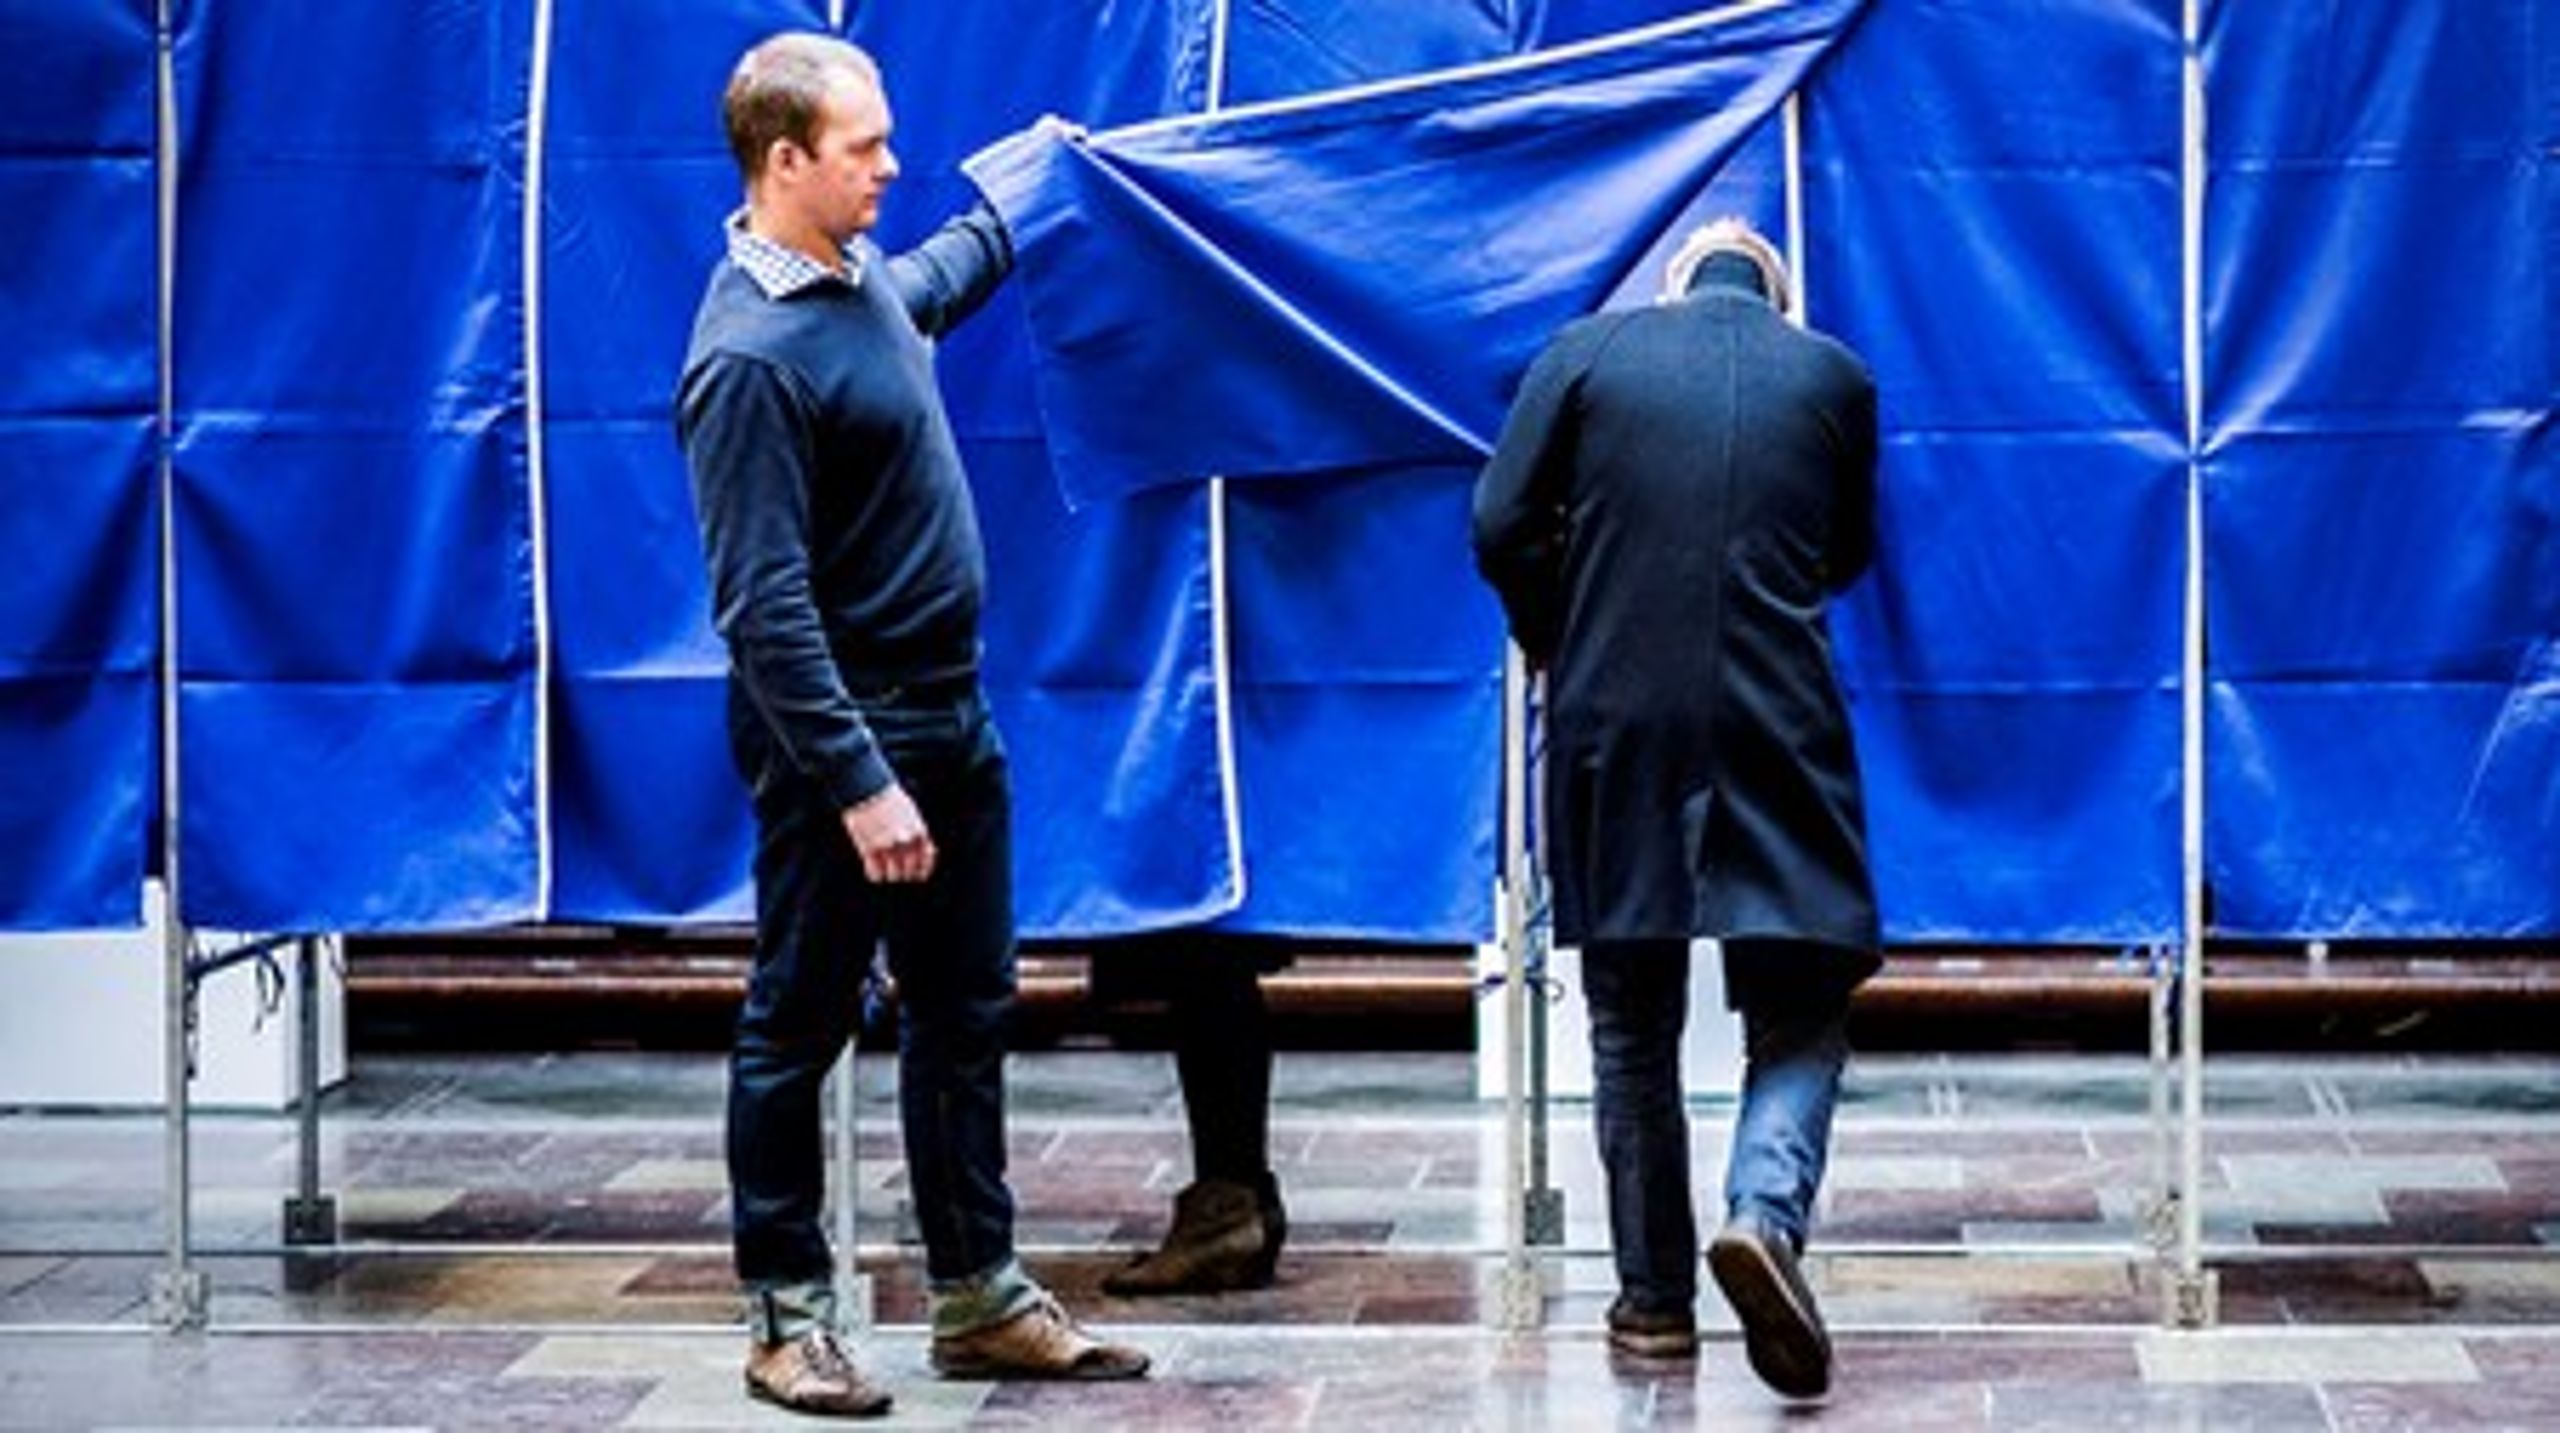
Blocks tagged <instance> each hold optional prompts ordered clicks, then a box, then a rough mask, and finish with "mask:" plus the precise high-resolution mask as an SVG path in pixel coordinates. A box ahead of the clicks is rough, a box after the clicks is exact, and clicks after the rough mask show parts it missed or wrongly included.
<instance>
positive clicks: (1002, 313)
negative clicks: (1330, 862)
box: [848, 0, 1246, 936]
mask: <svg viewBox="0 0 2560 1433" xmlns="http://www.w3.org/2000/svg"><path fill="white" fill-rule="evenodd" d="M1214 14H1215V11H1214V6H1213V4H1212V3H1211V0H1158V3H1149V4H1135V5H1132V4H1125V3H1102V0H1076V3H1065V4H1046V5H992V6H981V5H969V6H920V5H906V4H895V3H878V4H857V5H855V6H854V7H853V8H852V13H851V15H850V17H849V25H848V29H849V33H850V34H851V36H852V38H853V39H854V40H855V42H856V43H858V44H860V45H862V46H863V47H864V48H865V49H867V50H869V51H871V52H872V53H873V54H874V55H875V56H877V57H878V58H879V60H880V62H881V65H882V68H883V70H884V71H885V73H886V77H887V80H888V86H889V91H890V100H891V104H892V107H893V112H894V115H895V118H896V123H897V127H898V138H897V141H896V143H897V145H898V152H899V157H900V161H901V163H902V165H903V166H904V173H903V175H902V177H901V178H900V179H899V180H898V183H897V186H896V188H895V189H894V190H893V191H892V193H891V196H890V199H889V202H888V205H887V206H886V208H885V210H884V212H883V215H882V221H881V228H880V233H879V235H878V237H879V238H880V240H881V242H882V243H883V244H884V245H885V246H887V247H888V248H890V249H892V250H893V251H894V250H895V249H897V248H899V247H902V246H903V245H905V244H908V243H912V242H913V241H915V240H916V239H917V238H920V237H922V236H923V235H924V234H926V233H928V232H930V231H931V229H932V228H933V227H934V226H935V225H937V224H939V223H940V222H942V221H943V220H944V219H945V218H947V217H949V216H950V215H951V214H953V213H955V212H957V211H959V210H961V209H963V208H966V207H967V206H969V205H970V204H973V203H975V202H976V201H977V199H978V194H977V191H976V189H975V188H974V187H973V186H971V185H970V184H969V183H968V181H967V180H966V179H965V178H963V177H962V176H961V174H960V172H959V166H960V161H961V160H962V159H963V158H965V157H966V156H967V155H968V154H970V153H971V152H972V151H974V150H976V149H977V148H979V147H980V146H982V145H984V144H987V143H989V142H991V141H993V140H995V139H997V138H999V137H1000V136H1003V135H1005V134H1008V133H1011V132H1013V131H1015V130H1018V129H1021V128H1023V127H1025V126H1027V125H1029V124H1031V123H1032V122H1033V121H1034V120H1036V119H1037V118H1039V117H1040V116H1041V115H1042V114H1044V113H1054V114H1057V115H1060V116H1063V117H1065V118H1068V119H1071V120H1073V121H1075V122H1078V123H1081V124H1086V125H1091V126H1110V125H1115V124H1124V123H1128V122H1132V121H1136V120H1145V119H1153V118H1156V117H1158V116H1160V115H1166V114H1179V113H1185V112H1188V111H1190V110H1193V109H1196V108H1198V107H1199V106H1201V105H1203V104H1205V103H1206V102H1207V100H1208V94H1209V89H1208V87H1209V81H1210V67H1211V45H1212V43H1213V40H1214V35H1213V33H1212V32H1213V29H1214V24H1213V21H1214ZM992 76H1001V77H1002V79H1001V82H996V81H994V80H992V79H991V77H992ZM1165 319H1166V322H1168V323H1171V324H1179V323H1181V322H1182V318H1181V316H1180V315H1178V314H1174V313H1170V312H1169V313H1168V314H1167V315H1166V316H1165ZM937 367H938V371H939V373H940V376H941V380H942V384H943V390H944V392H945V394H946V395H947V396H948V398H949V401H950V405H951V416H952V425H953V428H954V431H955V432H956V433H957V435H958V436H959V439H960V446H961V452H962V456H963V458H964V460H965V461H966V463H967V464H968V468H969V476H970V482H971V485H972V487H973V489H974V490H975V493H976V496H977V501H978V511H979V517H980V520H981V529H982V531H983V533H984V536H985V540H986V545H987V559H988V591H987V608H986V655H985V677H986V683H987V689H988V700H989V704H990V705H991V707H992V708H993V709H994V711H995V714H996V719H997V722H998V724H999V725H1000V726H1001V727H1002V729H1003V730H1004V733H1005V736H1006V741H1007V744H1008V746H1009V748H1010V750H1011V755H1012V758H1013V780H1014V866H1015V888H1016V894H1015V908H1016V915H1017V918H1018V920H1019V922H1020V924H1021V927H1022V930H1023V932H1024V933H1025V934H1027V935H1046V936H1090V935H1108V934H1115V933H1121V932H1126V931H1132V930H1144V929H1153V928H1159V927H1164V926H1170V925H1180V924H1187V923H1192V922H1197V921H1201V920H1205V919H1208V918H1211V917H1214V916H1216V915H1218V914H1220V913H1223V912H1226V911H1231V910H1233V909H1235V907H1236V906H1237V904H1238V902H1239V901H1241V900H1242V899H1243V898H1244V894H1245V887H1246V879H1245V867H1244V861H1245V856H1244V853H1243V852H1242V851H1241V850H1240V849H1239V848H1238V841H1237V837H1236V833H1235V831H1234V829H1233V826H1232V822H1231V812H1232V810H1233V801H1234V795H1233V792H1232V790H1231V788H1230V785H1229V782H1228V779H1227V774H1226V771H1225V769H1224V767H1225V762H1224V759H1223V752H1222V747H1223V742H1222V739H1221V734H1220V715H1219V710H1218V688H1217V671H1216V656H1217V654H1216V638H1215V629H1214V626H1213V617H1214V594H1213V588H1212V585H1211V584H1212V580H1213V573H1212V571H1211V565H1210V558H1211V554H1210V549H1209V543H1208V524H1207V520H1206V507H1205V498H1206V494H1205V491H1204V490H1203V489H1202V488H1201V487H1199V486H1198V485H1196V484H1195V485H1191V486H1189V487H1177V488H1167V489H1164V490H1162V491H1160V492H1156V493H1151V494H1148V495H1146V496H1145V497H1143V498H1141V499H1139V500H1137V501H1132V502H1127V503H1110V504H1098V505H1093V506H1089V507H1086V508H1084V509H1082V510H1080V511H1075V510H1070V509H1068V508H1067V507H1066V505H1065V504H1064V503H1063V502H1062V501H1061V500H1060V498H1059V495H1058V490H1057V485H1056V483H1055V481H1054V480H1053V479H1052V478H1051V477H1050V462H1049V452H1048V447H1047V444H1046V441H1045V439H1044V435H1043V430H1042V427H1041V424H1040V419H1039V415H1038V413H1037V411H1036V409H1035V407H1034V405H1033V402H1032V395H1031V387H1030V379H1029V369H1028V350H1027V344H1026V343H1025V340H1024V336H1023V326H1022V314H1021V308H1020V298H1019V293H1018V286H1017V285H1015V284H1007V285H1006V286H1005V287H1004V288H1003V289H1001V290H999V291H998V292H997V294H996V296H995V298H994V300H993V301H992V302H990V303H989V304H988V306H987V307H986V308H985V309H983V310H982V311H980V312H979V313H978V314H977V315H976V316H975V317H974V318H972V319H971V320H970V321H969V322H967V323H966V324H964V325H962V326H961V327H960V329H959V330H958V331H957V332H955V333H954V334H953V335H952V336H951V337H950V338H949V339H948V340H947V341H945V342H944V344H943V345H942V347H941V351H940V353H939V355H938V358H937Z"/></svg>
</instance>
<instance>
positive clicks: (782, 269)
mask: <svg viewBox="0 0 2560 1433" xmlns="http://www.w3.org/2000/svg"><path fill="white" fill-rule="evenodd" d="M727 227H728V232H729V262H731V263H733V264H736V265H737V266H738V267H739V268H741V269H744V270H746V271H747V277H748V278H751V279H753V280H755V282H756V287H757V288H760V289H762V290H764V296H765V297H766V298H769V299H786V298H789V297H791V296H792V295H793V294H796V293H798V292H800V291H801V290H803V289H807V288H814V287H816V286H817V285H819V284H843V285H845V286H846V287H847V288H860V287H861V286H862V246H861V245H860V244H858V243H856V244H849V245H847V246H846V247H845V253H844V266H843V267H842V268H834V269H831V268H828V267H827V266H826V265H824V264H822V263H819V262H818V261H817V260H815V259H813V258H810V257H809V256H808V255H806V254H804V253H801V252H800V251H799V250H798V249H795V248H792V247H791V246H790V245H788V244H777V243H775V242H774V241H772V240H771V239H768V238H766V237H765V236H763V235H762V234H759V233H757V232H756V231H754V230H753V229H750V228H748V227H747V211H746V210H744V209H740V210H739V211H738V212H736V213H735V214H732V215H730V216H729V222H728V226H727Z"/></svg>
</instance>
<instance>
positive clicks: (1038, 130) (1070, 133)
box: [1031, 113, 1088, 144]
mask: <svg viewBox="0 0 2560 1433" xmlns="http://www.w3.org/2000/svg"><path fill="white" fill-rule="evenodd" d="M1031 131H1032V133H1034V134H1046V135H1051V136H1054V137H1055V138H1056V139H1057V141H1058V142H1059V143H1060V144H1082V143H1084V142H1085V138H1086V135H1087V134H1088V131H1087V130H1086V129H1085V127H1084V126H1083V125H1080V124H1078V123H1076V122H1075V121H1074V120H1071V119H1068V118H1067V117H1066V116H1064V115H1060V114H1054V113H1052V114H1044V115H1042V116H1040V117H1039V118H1038V119H1035V120H1033V121H1032V122H1031Z"/></svg>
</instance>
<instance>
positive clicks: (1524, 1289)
mask: <svg viewBox="0 0 2560 1433" xmlns="http://www.w3.org/2000/svg"><path fill="white" fill-rule="evenodd" d="M1528 688H1529V683H1528V664H1527V662H1526V661H1525V660H1524V659H1523V658H1522V656H1521V654H1520V649H1519V648H1518V647H1517V646H1511V647H1507V648H1506V649H1505V650H1504V653H1503V659H1502V908H1501V914H1500V928H1499V930H1498V931H1497V935H1498V938H1499V939H1500V941H1501V943H1502V1012H1503V1020H1502V1034H1503V1040H1502V1131H1503V1141H1502V1274H1501V1297H1500V1298H1499V1299H1498V1300H1497V1304H1498V1309H1499V1314H1500V1317H1501V1321H1502V1327H1504V1328H1505V1329H1508V1330H1511V1331H1513V1332H1527V1331H1529V1330H1532V1329H1535V1328H1537V1327H1538V1325H1539V1324H1540V1323H1541V1322H1542V1321H1543V1318H1544V1313H1545V1311H1544V1309H1543V1308H1542V1307H1541V1305H1542V1304H1543V1303H1544V1296H1543V1291H1542V1290H1541V1289H1540V1287H1539V1279H1538V1270H1537V1267H1536V1265H1535V1264H1533V1263H1532V1262H1531V1261H1530V1258H1529V1205H1528V1188H1529V1178H1528V1160H1529V1154H1528V1129H1529V1108H1528V1090H1527V1086H1528V1082H1529V1060H1528V1025H1529V997H1528V989H1529V958H1528V957H1529V879H1530V872H1529V823H1528V809H1529V802H1528V793H1527V786H1528V775H1529V759H1528V756H1529V741H1528Z"/></svg>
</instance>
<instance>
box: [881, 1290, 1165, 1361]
mask: <svg viewBox="0 0 2560 1433" xmlns="http://www.w3.org/2000/svg"><path fill="white" fill-rule="evenodd" d="M930 1356H931V1358H932V1361H933V1371H934V1372H936V1373H939V1374H941V1375H942V1376H943V1377H945V1378H969V1379H977V1378H1025V1379H1059V1380H1067V1381H1074V1382H1101V1381H1104V1380H1109V1379H1121V1378H1143V1377H1145V1376H1146V1372H1147V1363H1148V1359H1147V1356H1146V1355H1145V1354H1143V1353H1141V1352H1139V1351H1138V1350H1136V1349H1134V1348H1130V1347H1128V1346H1127V1345H1125V1344H1115V1343H1104V1342H1103V1341H1102V1340H1100V1339H1097V1338H1095V1337H1093V1336H1092V1335H1090V1334H1088V1333H1086V1332H1085V1331H1084V1330H1082V1329H1080V1328H1077V1327H1076V1324H1075V1320H1073V1319H1071V1318H1068V1317H1067V1311H1066V1310H1065V1309H1063V1308H1060V1307H1059V1306H1058V1300H1057V1298H1056V1297H1055V1296H1054V1295H1051V1294H1050V1293H1048V1292H1047V1291H1045V1290H1044V1291H1042V1292H1041V1293H1040V1295H1039V1296H1038V1297H1037V1298H1035V1299H1034V1300H1033V1301H1032V1302H1031V1305H1030V1307H1028V1308H1025V1309H1024V1310H1022V1312H1020V1313H1017V1314H1014V1315H1012V1316H1011V1317H1009V1318H1005V1319H1003V1320H1000V1321H999V1322H996V1323H992V1324H988V1325H986V1326H985V1327H983V1328H974V1329H969V1330H966V1331H965V1332H961V1333H938V1334H935V1335H934V1336H933V1350H932V1353H931V1355H930Z"/></svg>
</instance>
